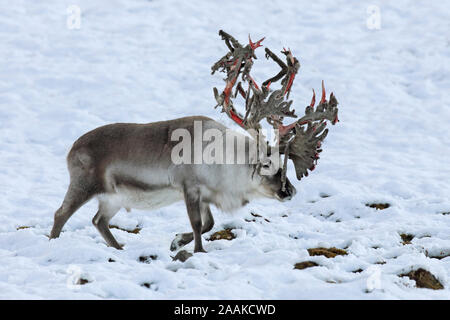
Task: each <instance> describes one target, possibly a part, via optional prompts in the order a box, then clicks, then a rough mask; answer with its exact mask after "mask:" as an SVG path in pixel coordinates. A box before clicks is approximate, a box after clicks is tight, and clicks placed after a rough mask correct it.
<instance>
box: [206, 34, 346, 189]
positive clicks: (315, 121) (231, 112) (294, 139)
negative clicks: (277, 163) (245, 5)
mask: <svg viewBox="0 0 450 320" xmlns="http://www.w3.org/2000/svg"><path fill="white" fill-rule="evenodd" d="M219 35H221V36H222V39H223V40H225V43H226V45H227V47H228V49H229V50H230V51H229V52H228V53H227V54H226V55H225V56H223V57H222V58H221V59H220V60H219V61H217V62H216V63H215V64H214V65H213V66H212V68H211V69H212V73H214V72H215V71H216V70H218V69H221V71H223V72H226V74H227V78H226V79H225V82H226V85H225V89H224V90H223V92H222V93H221V94H219V92H218V90H217V89H216V88H214V97H215V98H216V101H217V105H220V106H222V108H223V110H222V111H223V112H226V113H227V115H228V116H229V117H230V118H231V119H232V120H233V121H234V122H236V123H237V124H238V125H239V126H241V127H242V128H244V129H246V130H249V129H259V128H260V127H261V126H260V122H261V120H262V119H264V118H266V120H267V121H268V122H269V124H271V125H272V126H273V127H274V128H275V129H278V130H279V141H278V144H279V147H280V153H284V154H285V157H286V158H285V164H286V161H287V159H291V160H292V161H293V162H294V166H295V171H296V173H297V178H298V179H301V178H302V177H303V176H307V175H308V170H314V168H315V163H316V162H317V159H319V153H320V152H321V151H322V150H321V149H320V147H321V144H322V141H323V140H324V139H325V137H326V135H327V134H328V129H325V126H326V120H329V121H331V123H332V124H335V123H336V122H337V121H338V117H337V114H338V109H337V104H338V102H337V100H336V98H335V96H334V94H333V93H331V94H330V98H329V101H327V100H326V92H325V85H324V82H323V81H322V96H321V99H320V102H319V105H318V106H317V107H316V108H314V106H315V103H316V93H315V91H314V89H313V96H312V99H311V103H310V104H309V106H307V107H306V109H305V115H304V116H303V117H301V118H300V119H299V120H297V121H295V122H293V123H291V124H289V125H284V124H283V120H284V118H285V117H293V118H296V117H297V116H296V115H295V110H290V107H291V104H292V101H288V100H287V99H288V98H289V94H290V91H291V89H292V85H293V82H294V79H295V76H296V75H297V73H298V70H299V68H300V63H299V61H298V60H297V58H295V57H294V56H293V55H292V52H291V50H290V49H288V50H286V49H283V51H281V53H282V54H284V55H285V56H286V63H285V62H283V61H282V60H281V59H280V58H278V57H277V55H275V54H274V53H273V52H272V51H270V49H268V48H265V52H266V57H267V58H268V59H269V58H271V59H272V60H273V61H275V62H276V63H277V64H278V65H279V66H280V68H281V71H280V72H279V73H278V74H277V75H275V76H274V77H272V78H270V79H268V80H266V81H265V82H263V84H262V86H261V87H260V86H258V84H257V83H256V81H255V80H254V79H253V78H252V76H251V75H250V71H251V68H252V66H253V61H252V58H256V56H255V53H254V51H255V49H257V48H259V47H261V42H262V41H263V40H264V38H262V39H261V40H259V41H257V42H256V43H253V42H252V40H251V38H250V35H249V37H248V39H249V44H248V45H246V46H245V47H243V46H242V45H241V44H240V43H239V42H238V41H237V40H236V39H234V38H233V37H232V36H231V35H229V34H228V33H226V32H224V31H222V30H221V31H219ZM240 74H242V79H243V80H244V81H247V82H248V89H247V91H245V90H244V89H243V88H242V85H241V83H240V82H239V83H238V84H237V88H236V94H235V96H234V97H236V96H237V93H240V95H241V96H242V97H243V98H244V99H245V109H246V112H245V116H242V115H241V114H240V113H238V112H237V111H236V109H235V108H234V106H233V102H232V91H233V87H234V86H235V84H236V82H237V79H238V77H239V75H240ZM280 79H281V85H282V87H281V89H278V90H270V89H269V86H270V85H271V84H272V83H274V82H277V81H278V80H280ZM305 126H306V127H305ZM282 180H283V183H284V181H286V165H285V166H284V167H283V175H282Z"/></svg>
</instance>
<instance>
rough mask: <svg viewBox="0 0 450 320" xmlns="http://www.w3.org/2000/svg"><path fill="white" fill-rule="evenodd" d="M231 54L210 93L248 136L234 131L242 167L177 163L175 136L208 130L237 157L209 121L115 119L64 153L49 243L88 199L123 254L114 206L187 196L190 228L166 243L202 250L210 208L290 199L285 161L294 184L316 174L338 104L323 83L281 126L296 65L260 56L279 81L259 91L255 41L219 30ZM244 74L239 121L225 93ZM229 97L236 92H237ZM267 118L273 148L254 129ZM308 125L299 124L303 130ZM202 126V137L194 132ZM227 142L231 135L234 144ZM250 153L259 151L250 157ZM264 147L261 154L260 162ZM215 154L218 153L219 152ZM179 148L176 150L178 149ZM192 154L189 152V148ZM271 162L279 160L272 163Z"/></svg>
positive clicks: (147, 205)
mask: <svg viewBox="0 0 450 320" xmlns="http://www.w3.org/2000/svg"><path fill="white" fill-rule="evenodd" d="M219 34H220V35H221V36H222V38H223V39H224V40H225V42H226V44H227V46H228V48H229V49H230V52H229V53H228V54H227V55H226V56H224V57H223V58H222V59H220V60H219V61H218V62H217V63H216V64H214V65H213V67H212V73H214V72H215V71H217V70H218V69H219V68H222V69H223V71H225V72H226V73H227V79H226V87H225V89H224V90H223V92H222V93H221V94H220V95H219V94H218V90H217V89H216V88H214V96H215V98H216V101H217V103H218V105H220V106H222V111H223V112H225V113H226V114H227V115H228V116H229V117H230V118H231V119H233V121H235V122H236V123H237V124H238V125H239V126H240V127H241V128H243V129H245V130H246V131H247V132H248V133H249V134H239V133H234V135H233V137H234V138H235V140H236V141H237V144H238V145H239V143H241V145H243V146H244V148H243V149H242V150H244V161H243V162H241V163H235V164H230V163H205V162H204V161H202V162H200V163H198V161H196V160H195V154H191V155H188V154H183V156H185V157H187V158H188V159H189V160H190V161H186V162H184V163H175V162H174V161H173V159H174V151H175V150H179V141H177V140H176V139H174V134H175V133H176V132H177V130H178V131H179V130H180V129H181V130H184V131H185V132H187V133H188V134H189V135H190V136H195V135H198V134H200V135H201V136H202V137H203V136H204V135H205V134H207V133H208V130H209V132H211V131H213V132H214V133H215V135H216V136H215V138H216V139H217V138H221V139H220V140H221V141H224V143H223V150H222V152H223V153H224V154H225V155H226V156H227V157H231V158H233V159H234V153H235V152H236V148H235V147H234V141H235V140H232V141H233V142H232V143H233V146H231V147H230V143H231V142H230V140H227V139H226V135H227V132H229V130H228V129H227V127H225V126H224V125H222V124H220V123H219V122H216V121H214V120H213V119H210V118H207V117H203V116H193V117H184V118H179V119H174V120H169V121H160V122H153V123H148V124H134V123H115V124H110V125H106V126H102V127H99V128H97V129H94V130H92V131H90V132H88V133H86V134H84V135H83V136H81V137H80V138H79V139H78V140H77V141H75V143H74V144H73V146H72V148H71V150H70V151H69V154H68V156H67V164H68V170H69V174H70V184H69V187H68V190H67V193H66V195H65V197H64V200H63V203H62V205H61V207H60V208H59V209H58V210H57V211H56V212H55V215H54V224H53V228H52V230H51V233H50V239H54V238H58V237H59V235H60V233H61V230H62V228H63V226H64V224H65V223H66V222H67V220H68V219H69V218H70V217H71V216H72V215H73V214H74V212H75V211H76V210H77V209H79V208H80V207H81V206H82V205H84V204H85V203H86V202H88V201H89V200H90V199H92V198H94V197H95V198H97V199H98V203H99V206H98V212H97V214H96V215H95V216H94V218H93V219H92V223H93V224H94V226H95V227H96V228H97V229H98V231H99V232H100V234H101V235H102V237H103V238H104V240H105V241H106V243H107V245H108V246H111V247H114V248H116V249H121V248H122V246H121V245H120V244H119V243H118V242H117V241H116V239H115V238H114V236H113V235H112V233H111V231H110V230H109V221H110V220H111V218H112V217H113V216H114V215H115V214H116V213H117V212H118V211H119V210H120V209H121V208H125V209H127V210H128V211H129V210H130V209H131V208H137V209H155V208H161V207H164V206H167V205H170V204H172V203H174V202H177V201H181V200H184V201H185V204H186V209H187V213H188V216H189V220H190V223H191V227H192V231H193V232H186V233H181V234H177V235H176V237H175V239H174V240H173V241H172V243H171V246H170V249H171V250H172V251H174V250H177V249H178V248H180V247H182V246H184V245H186V244H188V243H190V242H191V241H192V240H194V243H195V246H194V252H205V250H204V249H203V246H202V238H201V235H202V234H203V233H205V232H208V231H210V230H211V229H212V228H213V226H214V219H213V216H212V214H211V210H210V205H214V206H216V207H217V208H219V209H222V210H224V211H233V210H235V209H237V208H240V207H242V206H244V205H246V204H247V203H248V202H249V201H251V200H253V199H255V198H261V197H265V198H272V199H277V200H279V201H287V200H290V199H291V198H292V197H293V196H294V195H295V194H296V189H295V187H294V186H293V185H292V184H291V183H290V181H289V179H287V177H286V167H287V160H288V159H291V160H293V162H294V166H295V170H296V173H297V178H298V179H299V180H300V179H301V178H302V177H303V176H307V175H308V170H313V169H314V166H315V162H316V161H317V159H318V158H319V157H318V154H319V153H320V152H321V149H320V145H321V142H322V141H323V140H324V139H325V137H326V135H327V132H328V129H325V124H326V122H325V120H330V121H332V123H333V124H334V123H336V122H337V108H336V106H337V101H336V99H335V98H334V96H333V94H331V96H330V101H326V99H325V90H324V87H323V82H322V99H321V101H320V104H319V106H318V107H317V108H316V110H314V103H315V94H314V93H313V99H312V101H311V104H310V106H308V107H307V108H306V111H305V113H306V114H305V116H304V117H302V118H301V119H299V120H298V121H295V122H294V123H292V124H290V125H287V126H284V125H283V118H284V117H296V115H295V114H294V111H291V110H290V106H291V104H292V101H285V95H286V94H288V93H289V91H290V88H291V86H292V81H293V79H294V77H295V74H296V73H297V71H298V69H299V66H300V65H299V63H298V60H297V59H296V58H294V57H293V56H292V54H291V52H290V50H289V51H287V50H284V51H283V53H284V54H285V55H286V58H287V65H285V64H284V63H283V62H282V61H281V60H280V59H279V58H278V57H276V55H275V54H273V53H272V52H271V51H270V50H268V49H266V54H267V57H271V58H272V59H274V60H275V61H276V62H277V63H278V64H279V65H280V66H281V67H282V71H281V73H280V74H279V75H277V76H275V77H273V78H271V79H272V80H270V79H269V80H270V81H269V82H267V81H266V83H265V84H264V85H263V86H262V87H261V88H260V87H259V86H258V85H257V84H256V82H255V81H254V80H253V78H251V76H250V70H251V66H252V60H251V59H252V58H256V56H255V54H254V50H255V49H256V48H257V47H258V46H260V42H261V41H262V40H263V39H261V40H260V41H258V42H257V43H256V44H254V43H253V42H252V41H251V40H250V39H249V44H248V45H247V46H245V47H243V46H241V45H240V44H239V42H238V41H236V40H235V39H234V38H233V37H231V36H230V35H229V34H227V33H225V32H223V31H220V32H219ZM241 73H242V79H243V80H244V81H247V82H248V83H249V88H248V90H247V91H244V90H243V88H242V85H241V83H239V84H238V85H237V89H236V90H237V92H239V93H240V94H241V95H242V96H243V97H244V98H245V99H246V113H245V116H242V115H241V114H240V113H239V112H237V111H236V109H235V108H234V106H233V103H232V98H233V97H232V94H231V93H232V89H233V87H234V85H235V83H236V81H237V79H238V76H239V75H240V74H241ZM283 76H285V79H283V81H282V85H283V86H282V88H281V89H279V90H275V91H271V90H270V89H269V86H270V83H271V81H277V80H279V79H281V78H282V77H283ZM234 97H236V94H235V96H234ZM264 118H266V120H267V121H268V123H269V124H271V125H272V126H273V127H274V128H276V129H277V130H279V132H280V135H279V137H278V139H277V144H276V145H275V146H273V147H272V146H268V143H267V142H265V137H264V135H263V134H262V133H261V132H260V131H261V130H260V129H261V125H260V121H261V120H263V119H264ZM305 126H306V128H305ZM198 128H200V133H199V132H196V130H197V129H198ZM234 138H233V139H234ZM211 143H212V141H210V140H207V141H202V142H201V143H200V149H198V148H199V146H198V144H197V145H196V142H195V141H194V140H192V141H190V142H189V143H188V146H189V147H192V148H193V149H196V148H197V152H198V151H200V152H201V153H202V152H205V150H206V149H207V148H208V147H210V146H211ZM250 150H257V151H256V152H255V153H252V152H250ZM260 150H262V151H263V152H262V156H260V154H261V152H260ZM274 150H280V153H281V154H284V162H283V167H282V168H280V166H278V160H279V159H278V158H279V157H280V155H279V154H278V153H277V152H275V151H274ZM216 151H217V150H216ZM184 152H186V150H182V152H181V153H184ZM194 153H195V152H194ZM277 157H278V158H277Z"/></svg>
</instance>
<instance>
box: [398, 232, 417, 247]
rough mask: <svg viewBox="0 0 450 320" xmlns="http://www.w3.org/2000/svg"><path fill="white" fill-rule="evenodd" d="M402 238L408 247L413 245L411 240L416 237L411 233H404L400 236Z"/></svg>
mask: <svg viewBox="0 0 450 320" xmlns="http://www.w3.org/2000/svg"><path fill="white" fill-rule="evenodd" d="M400 238H402V244H403V245H407V244H411V240H412V239H414V235H413V234H409V233H402V234H400Z"/></svg>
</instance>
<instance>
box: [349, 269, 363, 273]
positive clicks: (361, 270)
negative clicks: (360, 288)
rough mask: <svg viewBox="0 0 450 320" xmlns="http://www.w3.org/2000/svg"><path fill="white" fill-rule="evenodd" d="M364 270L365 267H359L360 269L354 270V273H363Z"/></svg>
mask: <svg viewBox="0 0 450 320" xmlns="http://www.w3.org/2000/svg"><path fill="white" fill-rule="evenodd" d="M363 271H364V270H363V269H361V268H359V269H356V270H353V271H352V273H361V272H363Z"/></svg>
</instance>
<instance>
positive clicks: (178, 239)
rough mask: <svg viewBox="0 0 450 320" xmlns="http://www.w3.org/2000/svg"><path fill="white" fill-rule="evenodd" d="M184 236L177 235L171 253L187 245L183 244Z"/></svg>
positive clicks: (171, 246) (171, 245)
mask: <svg viewBox="0 0 450 320" xmlns="http://www.w3.org/2000/svg"><path fill="white" fill-rule="evenodd" d="M182 240H183V236H182V234H181V233H179V234H177V235H175V239H173V241H172V243H171V244H170V251H176V250H178V249H180V248H181V247H183V246H184V245H185V244H184V243H183V241H182Z"/></svg>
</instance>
